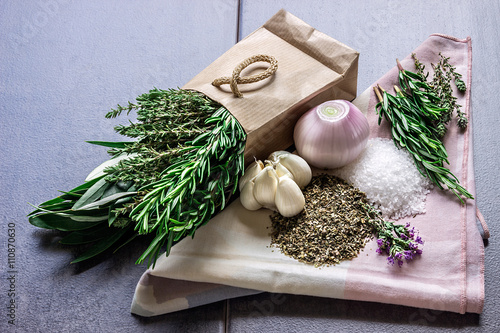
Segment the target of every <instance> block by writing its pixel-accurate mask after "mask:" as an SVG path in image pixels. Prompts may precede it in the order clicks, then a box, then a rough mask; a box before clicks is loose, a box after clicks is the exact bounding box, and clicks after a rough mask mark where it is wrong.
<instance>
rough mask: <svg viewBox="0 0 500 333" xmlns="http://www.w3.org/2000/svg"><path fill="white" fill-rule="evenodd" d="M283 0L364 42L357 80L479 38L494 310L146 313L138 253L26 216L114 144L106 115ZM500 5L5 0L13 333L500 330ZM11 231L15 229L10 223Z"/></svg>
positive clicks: (286, 307) (324, 27)
mask: <svg viewBox="0 0 500 333" xmlns="http://www.w3.org/2000/svg"><path fill="white" fill-rule="evenodd" d="M280 8H285V9H286V10H288V11H290V12H291V13H293V14H294V15H296V16H298V17H300V18H301V19H303V20H304V21H306V22H307V23H309V24H311V25H313V26H314V27H316V28H317V29H318V30H320V31H322V32H324V33H326V34H328V35H330V36H332V37H334V38H336V39H337V40H339V41H342V42H344V43H346V44H348V45H349V46H351V47H353V48H355V49H356V50H358V51H359V52H360V53H361V57H360V66H359V79H358V92H361V91H363V90H364V89H365V88H367V87H368V86H369V85H370V84H371V83H372V82H373V81H375V80H376V79H377V78H378V77H379V76H381V75H382V74H384V73H385V72H386V71H387V70H389V69H390V68H391V67H393V66H394V59H395V58H402V57H404V56H406V55H407V54H409V53H410V52H411V51H412V50H413V49H414V48H415V47H417V46H418V45H419V44H420V43H422V42H423V41H424V40H425V39H426V38H427V37H428V36H429V35H430V34H431V33H444V34H448V35H453V36H455V37H459V38H465V37H466V36H471V37H472V45H473V72H472V75H473V88H472V89H473V90H472V105H473V106H472V108H473V114H474V149H475V153H474V162H475V171H476V184H477V197H476V200H477V204H478V206H479V208H480V209H481V210H482V212H483V214H484V216H485V218H486V220H487V222H489V227H490V230H491V233H492V238H491V239H490V241H489V243H488V244H487V246H486V268H485V270H486V271H485V276H486V277H485V280H486V281H485V282H486V303H485V308H484V312H483V314H481V315H475V314H466V315H459V314H454V313H447V312H439V311H431V310H423V309H415V308H407V307H401V306H395V305H384V304H377V303H365V302H355V301H346V300H335V299H325V298H317V297H307V296H293V295H281V294H269V293H263V294H259V295H255V296H248V297H244V298H239V299H233V300H230V301H222V302H218V303H214V304H210V305H206V306H202V307H198V308H193V309H190V310H186V311H181V312H177V313H172V314H168V315H163V316H158V317H154V318H149V319H145V318H141V317H136V316H133V315H131V314H130V313H129V307H130V302H131V297H132V294H133V290H134V287H135V285H136V283H137V280H138V279H139V277H140V276H141V274H142V272H143V271H144V269H145V266H141V265H134V263H133V262H134V261H135V258H136V257H137V255H138V254H139V253H140V252H139V251H140V249H138V248H136V247H131V248H128V249H125V250H124V251H122V252H121V253H120V256H118V257H109V258H105V259H104V260H100V261H99V262H93V263H90V264H85V265H69V264H68V262H69V261H70V260H71V259H72V258H74V252H72V250H70V249H67V248H63V247H61V246H59V245H58V244H57V241H58V240H59V235H58V234H57V233H51V232H46V231H43V230H36V229H35V228H34V227H32V226H31V225H29V224H28V222H27V220H26V217H25V216H26V214H27V213H28V212H29V211H30V206H29V205H28V204H27V203H28V202H31V203H39V202H42V201H44V200H47V199H49V198H51V197H53V196H54V195H56V194H57V192H56V190H59V189H61V190H63V189H69V188H71V187H73V186H76V185H77V184H79V182H81V181H82V180H83V179H84V178H85V176H86V174H87V173H88V172H89V171H90V170H92V169H93V168H94V167H95V166H96V165H98V164H99V163H100V162H102V161H103V160H105V159H106V158H107V155H106V152H105V150H103V149H101V148H99V147H95V146H91V145H89V144H86V143H85V142H84V141H85V140H108V141H112V140H116V139H119V138H118V136H117V135H116V134H114V133H113V131H112V127H113V126H114V125H116V124H117V123H119V122H120V120H117V121H114V120H113V121H111V120H106V119H104V114H105V113H106V112H107V111H108V110H109V109H110V108H112V107H114V106H116V104H117V103H123V102H126V101H129V100H134V99H135V97H136V96H137V95H139V94H141V93H143V92H146V91H148V90H149V89H150V88H151V87H153V86H156V87H159V88H169V87H173V88H175V87H178V86H182V85H183V84H184V83H186V82H187V81H188V80H189V79H190V78H192V77H193V76H194V75H196V74H197V73H198V72H200V71H201V70H202V69H203V68H205V67H206V66H207V65H208V64H210V63H211V62H212V61H213V60H215V59H216V58H217V57H219V56H220V55H221V54H222V53H223V52H224V51H226V50H227V49H229V48H230V47H231V46H232V45H233V44H234V43H235V42H236V41H237V40H238V39H240V38H242V37H244V36H246V35H247V34H249V33H250V32H252V31H253V30H255V29H256V28H258V27H259V26H260V25H262V24H263V23H264V22H265V21H266V20H267V19H268V18H270V17H271V16H272V15H273V14H274V13H275V12H277V11H278V10H279V9H280ZM499 14H500V5H499V2H498V1H496V0H495V1H481V2H479V1H476V2H473V1H470V0H460V1H440V2H435V1H429V0H425V1H419V2H418V3H416V2H415V3H413V2H412V3H410V2H408V3H404V2H399V1H380V0H377V1H360V0H351V1H347V2H346V1H328V0H317V1H300V0H294V1H285V0H276V1H263V0H254V1H250V0H247V1H245V0H242V1H236V0H217V1H203V0H189V1H180V0H179V1H173V0H170V1H159V0H158V1H155V0H149V1H120V0H108V1H97V0H89V1H70V0H64V1H63V0H37V1H35V0H33V1H22V2H21V1H12V0H5V1H2V2H0V147H1V152H2V154H1V157H0V221H1V222H0V223H1V224H0V226H1V231H0V244H1V245H0V249H1V250H0V267H1V270H0V272H1V273H2V275H1V282H0V309H1V310H0V313H1V315H0V331H2V332H5V331H16V330H17V331H18V332H28V331H29V332H89V331H95V332H143V331H144V332H165V331H168V332H222V331H230V332H285V331H286V332H299V331H308V332H324V331H332V332H341V331H346V332H347V331H358V332H365V331H366V332H368V331H374V332H381V331H390V332H406V331H410V330H411V331H414V332H434V331H439V332H441V331H443V332H448V331H456V330H458V329H460V330H465V331H473V332H476V331H477V332H479V331H481V332H495V331H498V330H500V317H499V316H498V311H499V310H498V309H499V308H500V304H499V303H500V297H499V296H498V295H499V294H500V265H499V263H498V262H499V260H498V259H499V257H498V253H499V250H500V246H499V244H498V241H497V235H498V234H499V233H500V224H499V219H500V212H499V210H498V208H497V205H498V202H499V194H498V193H499V192H498V189H499V188H500V177H499V173H498V165H499V164H500V157H499V156H500V155H499V154H498V147H499V146H500V136H499V135H498V134H497V133H498V125H499V118H500V112H499V111H498V106H496V105H495V103H496V102H498V92H499V91H500V83H499V79H498V78H499V77H500V63H499V57H498V54H499V53H500V48H499V44H498V40H497V37H496V36H497V33H498V31H499V30H500V22H499V18H498V17H499ZM9 226H10V227H12V228H13V229H15V244H16V252H15V268H16V271H17V273H16V274H15V283H14V289H15V293H16V297H15V300H16V306H17V307H16V309H15V315H16V317H15V320H16V321H15V323H16V325H15V326H13V325H10V324H8V317H7V314H8V309H7V306H8V305H9V304H8V302H9V301H10V296H9V295H8V290H9V288H11V287H12V286H11V284H10V281H9V280H8V277H9V276H8V275H7V270H8V258H7V256H8V250H7V243H8V237H9V235H8V229H9ZM12 228H10V229H12Z"/></svg>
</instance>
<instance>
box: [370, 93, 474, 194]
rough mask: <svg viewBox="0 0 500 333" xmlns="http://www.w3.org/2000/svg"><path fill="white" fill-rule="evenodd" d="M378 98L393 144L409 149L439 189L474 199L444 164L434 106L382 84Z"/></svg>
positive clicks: (444, 157)
mask: <svg viewBox="0 0 500 333" xmlns="http://www.w3.org/2000/svg"><path fill="white" fill-rule="evenodd" d="M374 90H375V93H376V95H377V97H378V99H379V103H377V105H376V108H377V111H378V114H379V125H380V123H381V120H382V118H385V119H386V120H387V121H388V122H389V123H390V124H391V132H392V137H393V140H394V143H395V144H396V145H397V146H398V147H400V148H405V149H406V150H408V152H410V154H411V155H412V157H413V160H414V162H415V165H416V167H417V169H418V170H419V171H420V173H421V174H422V175H423V176H425V177H428V178H429V179H431V181H432V182H433V183H434V184H436V185H437V186H438V187H439V188H440V189H444V187H443V185H444V186H446V187H447V188H448V189H449V190H450V191H452V192H453V193H454V194H455V195H456V196H457V197H458V198H459V200H460V202H462V203H463V202H464V201H463V199H462V196H463V197H465V198H470V199H473V197H472V195H471V194H470V193H469V192H467V190H466V189H465V188H464V187H462V186H461V185H460V184H459V180H458V178H457V177H456V176H455V175H453V173H452V172H451V171H450V170H449V169H447V168H446V167H444V163H447V164H449V163H448V154H447V152H446V149H445V147H444V145H443V143H442V142H441V140H439V138H438V137H437V136H436V133H435V130H433V129H432V125H431V124H432V121H433V120H435V113H434V112H433V109H432V108H431V107H429V108H425V107H424V108H423V107H422V106H421V104H419V102H418V99H414V98H412V97H411V96H410V95H408V94H405V93H403V91H401V90H400V89H399V88H398V87H397V86H395V90H396V92H397V94H396V96H393V95H391V94H389V93H388V92H387V91H385V90H384V89H383V88H382V87H380V86H376V87H374Z"/></svg>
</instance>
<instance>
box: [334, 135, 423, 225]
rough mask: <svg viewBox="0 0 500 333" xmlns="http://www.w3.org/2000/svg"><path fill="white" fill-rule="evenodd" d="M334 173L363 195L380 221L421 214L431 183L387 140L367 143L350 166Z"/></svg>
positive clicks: (400, 150)
mask: <svg viewBox="0 0 500 333" xmlns="http://www.w3.org/2000/svg"><path fill="white" fill-rule="evenodd" d="M334 173H335V175H336V176H338V177H340V178H342V179H344V180H346V181H348V182H350V183H351V184H352V185H353V186H355V187H357V188H359V189H360V190H361V191H363V192H365V193H366V197H367V199H368V201H369V202H370V203H371V204H372V205H373V206H374V207H375V208H377V209H378V210H379V211H380V212H381V213H382V216H383V217H384V218H391V219H400V218H403V217H406V216H413V215H416V214H423V213H425V198H426V196H427V194H428V193H429V192H430V190H431V189H432V183H431V182H430V180H429V179H427V178H425V177H424V176H422V175H421V174H420V172H419V171H418V170H417V168H416V166H415V164H414V163H413V159H412V157H411V155H410V153H408V152H407V151H406V150H404V149H398V148H397V147H396V146H395V145H394V142H393V141H392V140H390V139H382V138H374V139H370V140H368V143H367V145H366V148H365V149H364V150H363V152H362V153H361V154H360V156H359V157H358V158H357V159H356V160H355V161H354V162H352V163H350V164H348V165H346V166H344V167H342V168H339V169H337V170H335V171H334Z"/></svg>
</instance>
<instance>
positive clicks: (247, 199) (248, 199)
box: [240, 180, 262, 210]
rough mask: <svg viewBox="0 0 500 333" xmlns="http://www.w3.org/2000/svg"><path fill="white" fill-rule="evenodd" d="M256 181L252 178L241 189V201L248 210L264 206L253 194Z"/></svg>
mask: <svg viewBox="0 0 500 333" xmlns="http://www.w3.org/2000/svg"><path fill="white" fill-rule="evenodd" d="M254 186H255V183H254V182H253V181H252V180H250V181H248V182H246V184H245V186H243V189H241V191H240V201H241V204H242V205H243V207H245V208H246V209H248V210H257V209H259V208H262V205H261V204H260V203H258V202H257V200H255V197H254V195H253V189H254Z"/></svg>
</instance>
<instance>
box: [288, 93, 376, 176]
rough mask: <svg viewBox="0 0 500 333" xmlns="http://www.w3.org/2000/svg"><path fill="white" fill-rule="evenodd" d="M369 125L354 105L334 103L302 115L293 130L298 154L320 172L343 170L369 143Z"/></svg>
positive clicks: (342, 102)
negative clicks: (319, 169)
mask: <svg viewBox="0 0 500 333" xmlns="http://www.w3.org/2000/svg"><path fill="white" fill-rule="evenodd" d="M369 134H370V126H369V125H368V120H367V119H366V117H365V115H364V114H363V113H362V112H361V111H360V110H359V109H358V108H357V107H356V106H355V105H353V104H352V103H351V102H349V101H346V100H340V99H339V100H333V101H327V102H324V103H323V104H320V105H318V106H316V107H314V108H312V109H310V110H309V111H307V112H306V113H304V115H302V117H301V118H300V119H299V121H298V122H297V124H296V125H295V129H294V134H293V137H294V141H295V147H296V148H297V152H298V154H299V155H300V156H301V157H302V158H303V159H305V160H306V161H307V162H308V163H309V164H310V165H312V166H315V167H317V168H321V169H334V168H340V167H342V166H344V165H346V164H349V163H350V162H352V161H354V160H355V159H356V157H358V156H359V154H360V153H361V152H362V151H363V149H364V148H365V146H366V143H367V142H368V135H369Z"/></svg>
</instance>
